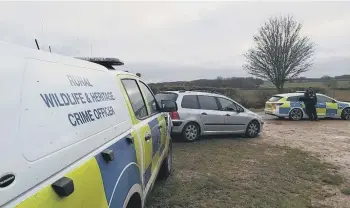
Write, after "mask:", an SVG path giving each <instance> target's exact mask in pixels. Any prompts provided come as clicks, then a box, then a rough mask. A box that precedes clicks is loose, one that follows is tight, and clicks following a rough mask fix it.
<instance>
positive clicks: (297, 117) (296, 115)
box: [289, 108, 303, 121]
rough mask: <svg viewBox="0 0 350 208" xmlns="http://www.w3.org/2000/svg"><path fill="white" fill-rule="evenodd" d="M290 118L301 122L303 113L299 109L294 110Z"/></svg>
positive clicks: (290, 113)
mask: <svg viewBox="0 0 350 208" xmlns="http://www.w3.org/2000/svg"><path fill="white" fill-rule="evenodd" d="M289 118H290V119H291V120H293V121H299V120H301V119H302V118H303V112H302V111H301V110H300V109H298V108H293V109H292V110H291V111H290V112H289Z"/></svg>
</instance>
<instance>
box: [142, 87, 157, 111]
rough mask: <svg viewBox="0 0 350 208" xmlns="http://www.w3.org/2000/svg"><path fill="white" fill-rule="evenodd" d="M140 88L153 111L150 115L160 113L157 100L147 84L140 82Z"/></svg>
mask: <svg viewBox="0 0 350 208" xmlns="http://www.w3.org/2000/svg"><path fill="white" fill-rule="evenodd" d="M140 86H141V89H142V92H143V93H144V94H145V99H146V101H147V103H148V105H149V107H150V111H151V112H150V115H153V114H155V113H157V112H158V110H157V103H156V99H155V98H154V96H153V93H152V92H151V90H150V89H149V88H148V87H147V85H146V84H145V83H143V82H140Z"/></svg>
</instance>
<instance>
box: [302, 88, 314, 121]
mask: <svg viewBox="0 0 350 208" xmlns="http://www.w3.org/2000/svg"><path fill="white" fill-rule="evenodd" d="M310 95H311V88H310V87H309V88H308V89H306V90H305V93H304V97H303V98H302V99H301V101H303V102H304V105H305V111H306V114H307V116H308V117H309V120H310V121H312V120H313V113H312V110H313V109H312V105H313V102H312V99H311V97H310Z"/></svg>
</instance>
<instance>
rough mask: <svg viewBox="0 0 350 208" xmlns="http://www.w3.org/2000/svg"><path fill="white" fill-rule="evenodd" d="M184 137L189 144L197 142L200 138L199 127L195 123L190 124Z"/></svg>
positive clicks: (185, 130)
mask: <svg viewBox="0 0 350 208" xmlns="http://www.w3.org/2000/svg"><path fill="white" fill-rule="evenodd" d="M182 136H183V137H184V139H185V140H186V141H188V142H193V141H195V140H196V139H197V138H198V136H199V127H198V125H197V124H195V123H189V124H187V125H186V126H185V127H184V130H183V132H182Z"/></svg>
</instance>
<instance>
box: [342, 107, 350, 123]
mask: <svg viewBox="0 0 350 208" xmlns="http://www.w3.org/2000/svg"><path fill="white" fill-rule="evenodd" d="M341 118H342V119H343V120H350V108H344V110H343V112H342V113H341Z"/></svg>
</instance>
